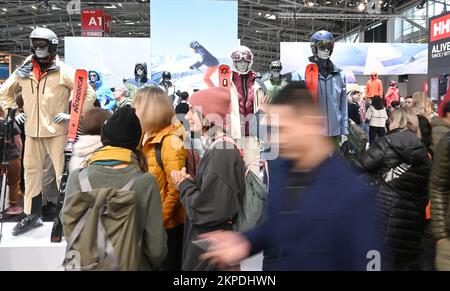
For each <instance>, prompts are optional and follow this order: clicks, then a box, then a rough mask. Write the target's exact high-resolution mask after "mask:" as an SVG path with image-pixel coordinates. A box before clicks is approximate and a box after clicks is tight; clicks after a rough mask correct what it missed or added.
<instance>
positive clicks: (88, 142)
mask: <svg viewBox="0 0 450 291" xmlns="http://www.w3.org/2000/svg"><path fill="white" fill-rule="evenodd" d="M102 146H103V144H102V141H101V138H100V135H80V137H79V139H78V141H77V142H76V143H75V144H74V145H73V155H74V156H77V157H86V156H88V155H90V154H92V153H93V152H94V151H95V150H97V149H99V148H101V147H102Z"/></svg>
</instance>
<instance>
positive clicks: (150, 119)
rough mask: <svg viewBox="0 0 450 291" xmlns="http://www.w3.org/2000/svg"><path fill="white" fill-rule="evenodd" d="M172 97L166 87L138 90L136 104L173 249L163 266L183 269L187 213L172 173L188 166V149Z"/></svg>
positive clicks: (142, 141) (144, 143)
mask: <svg viewBox="0 0 450 291" xmlns="http://www.w3.org/2000/svg"><path fill="white" fill-rule="evenodd" d="M169 100H170V99H169V97H168V96H167V94H166V93H165V92H164V91H163V90H162V89H160V88H158V87H146V88H142V89H140V90H139V91H138V92H137V93H136V96H135V99H134V103H133V106H134V107H135V108H136V114H137V116H138V117H139V120H140V122H141V126H142V129H143V131H144V136H143V137H142V140H141V143H140V145H139V147H140V148H141V149H142V151H143V152H144V154H145V156H146V157H147V162H148V170H149V172H150V173H151V174H153V175H154V176H155V178H156V181H157V182H158V186H159V191H160V192H161V201H162V209H163V210H162V213H163V223H164V227H165V228H166V230H167V242H168V248H169V249H168V254H167V257H166V259H165V261H164V262H163V264H162V265H161V269H162V270H164V271H180V270H181V256H182V250H183V228H184V226H183V224H184V217H185V212H184V209H183V206H182V205H181V203H180V194H179V192H178V190H177V188H176V187H175V185H174V184H173V183H172V180H171V178H170V173H171V172H172V171H173V170H181V169H182V168H183V167H184V166H185V164H186V152H185V150H184V148H183V135H184V130H183V129H184V128H183V126H182V125H181V123H180V122H179V121H177V120H176V119H175V111H174V109H173V106H172V104H171V102H170V101H169Z"/></svg>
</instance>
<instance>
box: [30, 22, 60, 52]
mask: <svg viewBox="0 0 450 291" xmlns="http://www.w3.org/2000/svg"><path fill="white" fill-rule="evenodd" d="M33 39H45V40H47V41H48V52H49V53H50V54H51V55H54V54H56V48H57V47H58V37H57V36H56V34H55V33H54V32H53V31H52V30H50V29H48V28H44V27H36V28H35V29H34V30H33V31H32V32H31V34H30V47H31V51H32V53H33V54H35V53H36V52H35V50H34V48H33Z"/></svg>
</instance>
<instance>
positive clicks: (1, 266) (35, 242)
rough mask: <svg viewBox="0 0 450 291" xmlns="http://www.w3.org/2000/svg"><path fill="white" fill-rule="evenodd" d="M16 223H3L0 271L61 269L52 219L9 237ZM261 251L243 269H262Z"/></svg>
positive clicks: (61, 250)
mask: <svg viewBox="0 0 450 291" xmlns="http://www.w3.org/2000/svg"><path fill="white" fill-rule="evenodd" d="M15 225H16V223H12V222H8V223H5V224H4V225H3V238H2V241H1V243H0V271H64V268H63V267H62V265H61V264H62V262H63V259H64V255H65V252H66V242H65V241H64V240H63V241H62V242H61V243H51V242H50V233H51V231H52V226H53V223H52V222H45V223H44V225H43V226H42V227H38V228H36V229H33V230H31V231H29V232H27V233H25V234H23V235H21V236H12V234H11V231H12V229H13V228H14V226H15ZM262 260H263V254H262V253H260V254H257V255H255V256H253V257H250V258H248V259H246V260H243V261H242V262H241V270H242V271H261V270H262Z"/></svg>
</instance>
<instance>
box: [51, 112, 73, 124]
mask: <svg viewBox="0 0 450 291" xmlns="http://www.w3.org/2000/svg"><path fill="white" fill-rule="evenodd" d="M69 120H70V114H67V113H64V112H61V113H57V114H56V115H55V117H54V118H53V121H54V122H56V123H61V122H63V121H69Z"/></svg>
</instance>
